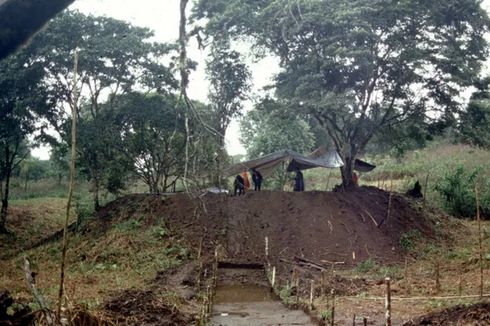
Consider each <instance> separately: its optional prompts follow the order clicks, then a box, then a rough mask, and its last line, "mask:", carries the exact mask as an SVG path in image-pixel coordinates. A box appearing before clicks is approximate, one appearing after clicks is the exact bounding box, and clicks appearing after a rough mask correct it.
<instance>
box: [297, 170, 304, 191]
mask: <svg viewBox="0 0 490 326" xmlns="http://www.w3.org/2000/svg"><path fill="white" fill-rule="evenodd" d="M294 191H305V183H304V180H303V173H302V172H301V170H300V169H296V176H295V177H294Z"/></svg>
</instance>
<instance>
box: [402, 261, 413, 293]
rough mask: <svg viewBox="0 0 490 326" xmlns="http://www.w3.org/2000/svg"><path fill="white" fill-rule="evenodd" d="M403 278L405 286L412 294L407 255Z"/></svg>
mask: <svg viewBox="0 0 490 326" xmlns="http://www.w3.org/2000/svg"><path fill="white" fill-rule="evenodd" d="M403 279H404V281H405V288H406V290H407V293H408V294H410V293H411V292H412V286H411V284H410V280H409V276H408V259H407V258H406V257H405V268H404V270H403Z"/></svg>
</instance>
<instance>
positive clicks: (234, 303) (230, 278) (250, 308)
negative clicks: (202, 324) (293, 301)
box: [211, 266, 316, 326]
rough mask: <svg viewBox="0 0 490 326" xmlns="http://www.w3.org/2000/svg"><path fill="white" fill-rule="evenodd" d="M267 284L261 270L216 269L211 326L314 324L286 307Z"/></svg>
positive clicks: (303, 314)
mask: <svg viewBox="0 0 490 326" xmlns="http://www.w3.org/2000/svg"><path fill="white" fill-rule="evenodd" d="M237 267H238V266H237ZM267 284H268V283H267V279H266V276H265V272H264V270H263V269H256V268H220V269H218V284H217V287H216V293H215V301H214V306H213V313H212V317H211V325H215V326H218V325H220V326H249V325H264V326H265V325H316V324H315V323H313V322H312V321H311V319H310V317H309V316H308V315H307V314H305V313H304V312H303V311H302V310H290V309H288V308H286V307H285V306H284V305H283V304H282V302H281V301H279V299H278V298H277V297H276V296H275V295H274V293H272V292H271V291H270V287H269V286H268V285H267Z"/></svg>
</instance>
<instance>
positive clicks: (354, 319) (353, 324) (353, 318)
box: [352, 314, 356, 326]
mask: <svg viewBox="0 0 490 326" xmlns="http://www.w3.org/2000/svg"><path fill="white" fill-rule="evenodd" d="M352 326H356V314H354V317H352Z"/></svg>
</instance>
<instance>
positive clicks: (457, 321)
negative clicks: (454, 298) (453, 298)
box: [404, 302, 490, 326]
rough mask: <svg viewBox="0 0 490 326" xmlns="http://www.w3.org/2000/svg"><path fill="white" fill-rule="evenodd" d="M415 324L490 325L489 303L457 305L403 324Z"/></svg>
mask: <svg viewBox="0 0 490 326" xmlns="http://www.w3.org/2000/svg"><path fill="white" fill-rule="evenodd" d="M416 325H454V326H456V325H490V303H487V302H482V303H477V304H475V305H472V306H469V307H468V306H465V305H459V306H455V307H451V308H448V309H445V310H442V311H439V312H434V313H430V314H428V315H426V316H422V317H419V318H418V319H416V320H415V321H413V322H408V323H405V324H404V326H416Z"/></svg>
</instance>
